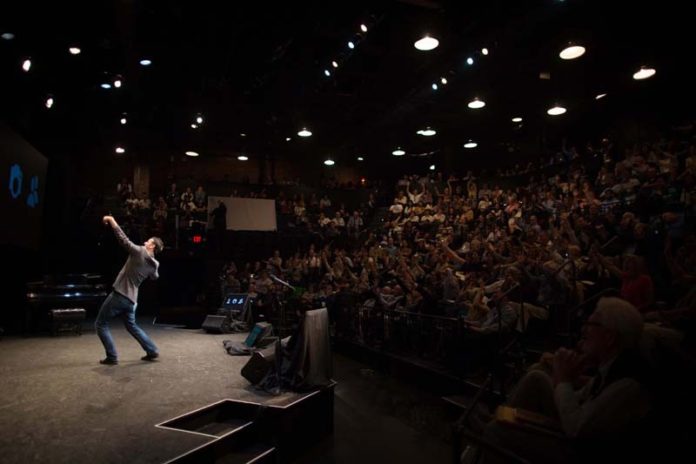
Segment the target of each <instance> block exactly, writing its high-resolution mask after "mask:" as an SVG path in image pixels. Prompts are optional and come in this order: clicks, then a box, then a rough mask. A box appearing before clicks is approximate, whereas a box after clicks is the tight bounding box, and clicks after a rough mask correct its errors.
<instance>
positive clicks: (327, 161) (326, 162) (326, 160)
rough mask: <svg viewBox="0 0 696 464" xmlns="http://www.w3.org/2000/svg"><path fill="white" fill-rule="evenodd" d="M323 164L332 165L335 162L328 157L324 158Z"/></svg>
mask: <svg viewBox="0 0 696 464" xmlns="http://www.w3.org/2000/svg"><path fill="white" fill-rule="evenodd" d="M324 164H325V165H327V166H333V165H334V164H336V162H335V161H334V160H332V159H331V158H329V159H325V160H324Z"/></svg>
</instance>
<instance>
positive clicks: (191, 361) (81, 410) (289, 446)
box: [0, 320, 335, 463]
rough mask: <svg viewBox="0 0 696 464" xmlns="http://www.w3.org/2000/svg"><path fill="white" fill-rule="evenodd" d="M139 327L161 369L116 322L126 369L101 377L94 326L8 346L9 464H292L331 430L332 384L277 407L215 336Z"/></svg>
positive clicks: (5, 441) (2, 371)
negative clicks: (80, 332) (157, 353)
mask: <svg viewBox="0 0 696 464" xmlns="http://www.w3.org/2000/svg"><path fill="white" fill-rule="evenodd" d="M148 322H149V321H145V320H141V321H139V324H141V326H142V327H143V328H144V329H145V330H146V331H147V332H148V333H149V334H150V336H151V337H152V338H153V340H154V341H155V343H156V344H157V345H158V347H159V349H160V352H161V358H160V360H158V361H156V362H147V361H141V360H140V357H141V356H142V355H143V353H142V350H141V349H140V347H139V346H138V344H137V343H136V342H135V340H134V339H133V338H132V337H130V335H129V334H128V333H127V332H126V331H125V329H123V328H122V326H121V325H120V323H119V322H118V321H114V323H113V324H112V333H113V336H114V340H115V342H116V346H117V348H118V350H119V365H117V366H103V365H100V364H99V363H98V361H99V359H101V358H103V357H104V352H103V348H102V346H101V343H100V342H99V339H98V337H97V336H96V334H95V333H94V330H93V328H92V326H91V325H90V323H85V326H84V331H83V335H82V336H78V335H71V334H67V335H63V336H59V337H50V336H37V337H31V338H23V337H5V338H4V339H3V340H1V341H0V391H2V392H3V394H2V396H1V397H0V449H2V459H1V460H2V462H3V463H30V462H52V463H56V462H59V463H60V462H65V463H76V462H77V463H81V462H90V463H91V462H113V463H116V462H128V463H164V462H173V463H174V462H175V463H184V462H197V463H198V462H201V463H206V462H223V461H224V462H235V463H236V462H239V463H246V462H255V463H261V462H289V461H290V460H292V459H293V458H296V457H297V456H300V455H301V454H302V453H303V452H304V451H305V450H306V449H307V448H308V447H310V446H311V445H312V444H313V443H315V442H317V441H319V440H321V439H322V438H323V437H325V435H326V434H327V433H331V432H332V430H333V391H334V385H335V384H334V383H332V384H331V385H329V386H328V387H325V388H322V389H316V390H314V391H310V392H307V393H295V392H286V393H283V394H281V395H279V396H271V395H269V394H267V393H264V392H262V391H259V390H257V389H255V388H254V387H252V386H251V385H250V384H249V382H248V381H247V380H246V379H244V378H243V377H242V376H241V374H240V371H241V369H242V367H243V366H244V365H245V364H246V363H247V362H248V360H249V357H248V356H236V357H235V356H230V355H228V354H227V353H226V352H225V350H224V349H223V346H222V341H223V340H230V339H231V340H236V341H239V342H242V341H243V340H244V339H245V338H246V334H215V335H214V334H207V333H205V332H203V331H200V330H187V329H180V328H168V327H161V326H152V325H150V324H149V323H148Z"/></svg>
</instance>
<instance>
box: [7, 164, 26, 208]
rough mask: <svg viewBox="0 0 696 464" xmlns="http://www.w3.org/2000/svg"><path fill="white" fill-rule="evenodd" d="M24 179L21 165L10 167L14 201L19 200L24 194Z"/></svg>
mask: <svg viewBox="0 0 696 464" xmlns="http://www.w3.org/2000/svg"><path fill="white" fill-rule="evenodd" d="M23 177H24V175H23V174H22V168H20V167H19V164H13V165H12V166H11V167H10V195H12V199H13V200H16V199H17V198H19V195H20V194H21V193H22V178H23Z"/></svg>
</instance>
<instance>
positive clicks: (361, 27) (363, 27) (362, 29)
mask: <svg viewBox="0 0 696 464" xmlns="http://www.w3.org/2000/svg"><path fill="white" fill-rule="evenodd" d="M360 30H361V31H363V32H367V26H366V25H364V24H361V25H360Z"/></svg>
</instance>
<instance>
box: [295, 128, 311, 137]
mask: <svg viewBox="0 0 696 464" xmlns="http://www.w3.org/2000/svg"><path fill="white" fill-rule="evenodd" d="M297 135H299V136H300V137H311V136H312V133H311V132H310V131H308V130H307V128H306V127H305V128H303V129H302V130H301V131H299V132H298V133H297Z"/></svg>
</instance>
